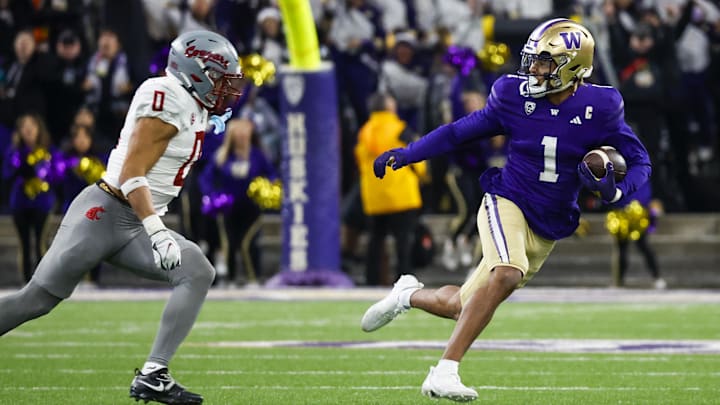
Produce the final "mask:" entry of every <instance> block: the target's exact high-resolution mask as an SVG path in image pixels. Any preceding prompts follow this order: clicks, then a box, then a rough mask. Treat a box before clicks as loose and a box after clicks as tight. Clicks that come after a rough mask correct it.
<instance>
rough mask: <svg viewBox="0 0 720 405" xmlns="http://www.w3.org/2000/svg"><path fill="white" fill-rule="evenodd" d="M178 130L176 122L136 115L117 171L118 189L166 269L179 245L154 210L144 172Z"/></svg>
mask: <svg viewBox="0 0 720 405" xmlns="http://www.w3.org/2000/svg"><path fill="white" fill-rule="evenodd" d="M177 132H178V130H177V128H175V126H173V125H171V124H168V123H166V122H164V121H162V120H161V119H159V118H152V117H143V118H140V119H138V121H137V123H136V124H135V131H134V132H133V135H132V136H131V137H130V144H129V145H128V152H127V156H126V157H125V162H124V163H123V167H122V170H121V171H120V184H121V186H120V190H121V191H122V193H123V194H124V195H125V197H126V198H127V199H128V202H129V203H130V206H132V207H133V209H134V210H135V213H136V214H137V216H138V218H140V220H142V223H143V226H144V227H145V231H146V232H147V234H148V235H149V236H150V240H151V241H152V248H153V250H154V251H155V263H156V264H157V266H158V267H161V268H163V269H165V270H172V269H174V268H176V267H178V266H180V246H179V245H178V243H177V241H176V240H175V238H173V237H172V235H171V234H170V232H169V231H168V230H167V228H166V227H165V224H164V223H163V222H162V220H161V219H160V217H159V216H158V215H157V214H156V213H155V208H154V207H153V204H152V197H151V195H150V188H149V187H148V182H147V179H146V178H145V175H146V174H147V173H148V172H149V171H150V169H151V168H152V167H153V166H154V165H155V163H157V161H158V160H159V159H160V157H161V156H162V154H163V153H164V152H165V149H167V146H168V143H169V142H170V139H172V137H174V136H175V135H176V134H177Z"/></svg>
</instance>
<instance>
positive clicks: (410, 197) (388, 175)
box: [355, 111, 427, 215]
mask: <svg viewBox="0 0 720 405" xmlns="http://www.w3.org/2000/svg"><path fill="white" fill-rule="evenodd" d="M405 127H406V124H405V122H403V121H402V120H400V118H398V116H397V115H395V114H394V113H391V112H387V111H379V112H374V113H372V114H371V115H370V119H369V120H368V121H367V122H366V123H365V125H363V126H362V128H360V133H359V134H358V142H357V146H355V158H356V159H357V164H358V167H359V169H360V195H361V197H362V202H363V211H364V212H365V214H366V215H382V214H392V213H396V212H402V211H408V210H412V209H418V208H421V207H422V198H421V196H420V179H421V178H422V177H424V176H425V173H426V172H427V164H426V163H425V162H419V163H415V164H413V165H410V166H407V167H403V168H401V169H400V170H392V169H391V168H388V170H387V171H386V172H385V177H384V178H383V179H378V178H377V177H375V174H374V172H373V162H374V161H375V158H377V157H378V156H380V154H381V153H383V152H385V151H386V150H388V149H393V148H401V147H404V146H406V143H405V142H404V141H403V140H402V139H400V135H401V134H402V133H403V131H404V130H405Z"/></svg>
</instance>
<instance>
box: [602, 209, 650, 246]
mask: <svg viewBox="0 0 720 405" xmlns="http://www.w3.org/2000/svg"><path fill="white" fill-rule="evenodd" d="M648 226H650V214H649V212H648V210H647V209H646V208H645V207H644V206H643V205H642V204H640V202H639V201H637V200H633V201H632V202H631V203H630V204H628V205H626V206H625V207H624V208H622V209H617V210H612V211H610V212H608V214H607V217H606V218H605V228H607V230H608V231H609V232H610V234H611V235H613V236H614V237H616V238H617V239H620V240H628V239H629V240H638V239H640V237H641V236H642V235H643V234H644V233H645V231H646V230H647V228H648Z"/></svg>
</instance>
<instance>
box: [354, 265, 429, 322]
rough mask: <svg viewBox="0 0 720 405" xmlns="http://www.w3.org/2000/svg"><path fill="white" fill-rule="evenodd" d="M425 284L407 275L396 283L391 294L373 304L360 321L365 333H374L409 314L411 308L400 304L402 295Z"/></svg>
mask: <svg viewBox="0 0 720 405" xmlns="http://www.w3.org/2000/svg"><path fill="white" fill-rule="evenodd" d="M423 287H424V284H423V283H421V282H419V281H418V279H417V278H415V276H413V275H411V274H405V275H403V276H401V277H400V278H399V279H398V281H396V282H395V286H394V287H393V289H392V291H390V294H388V295H387V296H386V297H385V298H383V299H381V300H380V301H378V302H376V303H375V304H373V305H372V306H371V307H370V308H368V310H367V311H365V315H363V318H362V321H360V327H362V330H364V331H365V332H372V331H374V330H376V329H380V328H381V327H383V326H385V325H387V324H388V323H390V321H392V320H393V319H395V318H396V317H397V316H398V315H400V314H402V313H403V312H407V311H408V310H409V309H410V307H405V306H404V305H402V304H401V303H400V294H401V293H402V292H403V291H407V290H408V289H412V290H419V289H421V288H423Z"/></svg>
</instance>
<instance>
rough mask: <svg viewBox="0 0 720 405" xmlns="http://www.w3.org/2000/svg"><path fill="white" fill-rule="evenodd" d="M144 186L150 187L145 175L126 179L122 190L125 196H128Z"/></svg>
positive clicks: (121, 187)
mask: <svg viewBox="0 0 720 405" xmlns="http://www.w3.org/2000/svg"><path fill="white" fill-rule="evenodd" d="M143 186H144V187H148V188H149V187H150V185H149V184H148V181H147V178H146V177H145V176H138V177H131V178H129V179H127V180H125V183H123V184H122V185H121V186H120V191H122V193H123V195H124V196H125V198H127V197H128V194H130V193H131V192H133V191H134V190H135V189H137V188H140V187H143Z"/></svg>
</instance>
